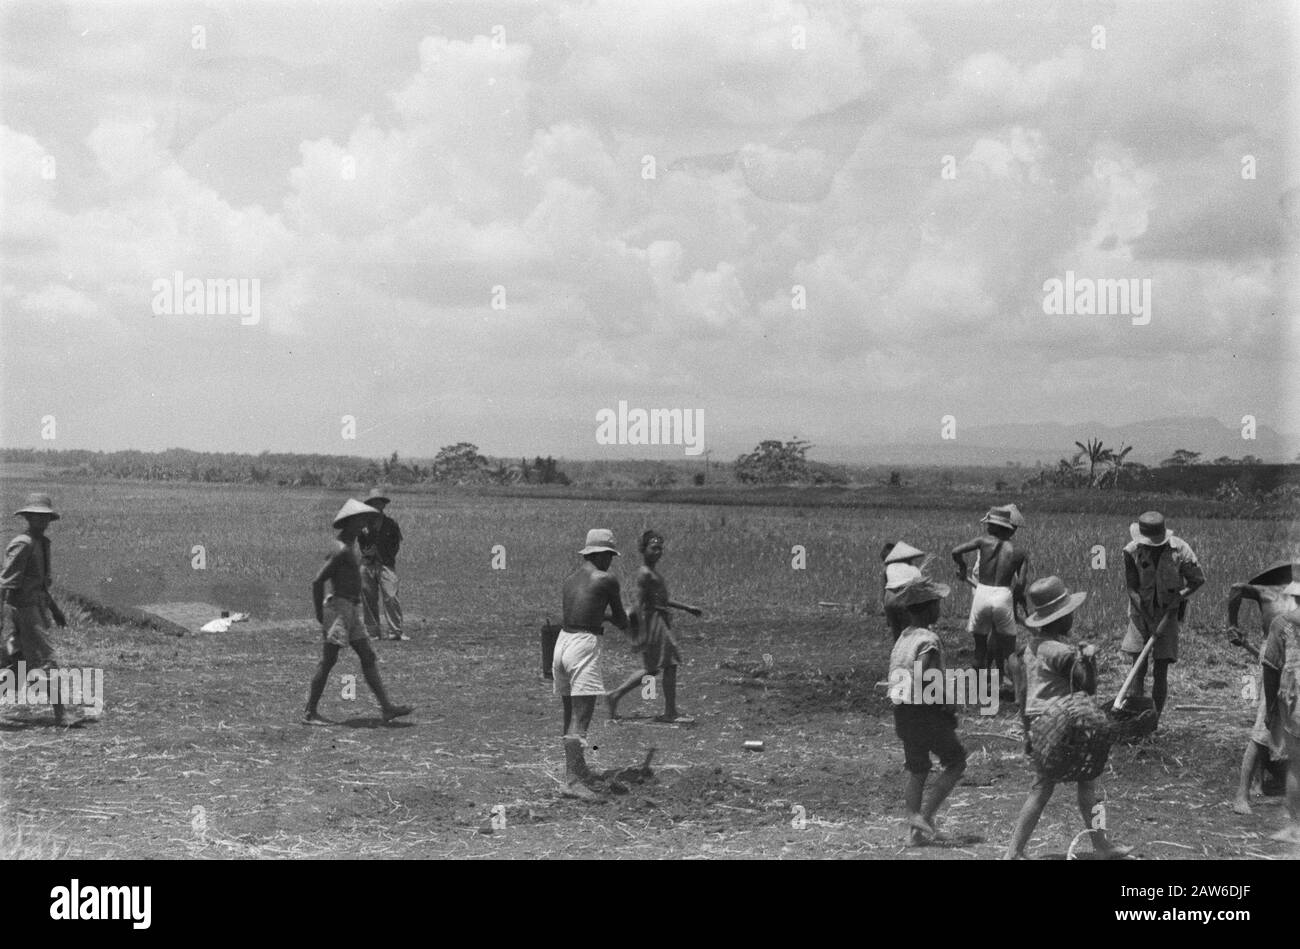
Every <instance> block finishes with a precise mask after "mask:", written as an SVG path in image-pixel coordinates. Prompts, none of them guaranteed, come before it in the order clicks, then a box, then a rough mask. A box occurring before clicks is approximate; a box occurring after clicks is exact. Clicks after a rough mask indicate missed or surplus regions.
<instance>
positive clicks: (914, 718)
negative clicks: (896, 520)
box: [889, 577, 966, 847]
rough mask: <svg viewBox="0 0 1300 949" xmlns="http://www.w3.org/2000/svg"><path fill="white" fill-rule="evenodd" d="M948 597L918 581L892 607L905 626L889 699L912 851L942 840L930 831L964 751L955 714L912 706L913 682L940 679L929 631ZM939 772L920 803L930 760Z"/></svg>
mask: <svg viewBox="0 0 1300 949" xmlns="http://www.w3.org/2000/svg"><path fill="white" fill-rule="evenodd" d="M951 592H952V591H951V590H950V589H949V587H948V585H947V584H944V583H935V582H934V581H932V580H928V579H926V578H924V577H918V578H915V579H913V580H912V581H911V582H909V583H908V584H907V585H906V586H904V587H902V588H901V589H900V591H899V595H898V598H897V601H896V602H897V603H898V605H899V607H900V608H902V609H905V610H907V613H908V625H907V628H906V629H904V630H903V632H902V635H900V636H899V637H898V641H897V642H896V643H894V648H893V651H892V652H890V654H889V687H890V699H891V700H892V701H893V702H894V732H895V734H897V735H898V740H899V741H901V742H902V743H903V767H904V769H905V770H906V771H907V784H906V785H905V786H904V791H903V803H904V806H905V808H906V810H907V825H908V843H909V845H911V846H914V847H917V846H921V845H923V844H925V843H927V838H929V837H936V838H939V839H942V836H941V835H939V834H938V832H937V831H936V830H935V827H934V818H935V815H936V814H937V813H938V812H939V807H940V806H941V805H942V804H943V802H944V801H945V800H946V799H947V797H948V795H949V794H950V793H952V789H953V788H954V787H956V786H957V782H958V780H960V778H961V776H962V773H963V772H964V771H965V770H966V749H965V748H963V747H962V744H961V741H960V740H959V739H958V738H957V714H956V710H955V709H954V708H952V707H951V706H947V705H927V704H914V701H913V699H914V697H915V696H918V695H923V694H924V689H923V687H922V685H921V683H919V682H918V681H917V680H918V678H919V679H924V677H925V674H926V673H927V672H928V671H930V670H932V669H933V670H938V672H939V674H940V675H941V676H942V675H943V670H944V662H943V643H942V642H941V641H940V639H939V637H938V635H936V634H935V633H934V632H933V631H932V630H931V629H930V627H931V626H933V625H934V624H935V623H936V622H938V620H939V614H940V612H941V609H942V605H943V600H944V598H945V597H946V596H948V594H949V593H951ZM931 753H933V754H934V755H935V756H936V757H938V759H939V765H940V767H942V768H943V770H942V771H940V772H939V776H938V777H937V778H935V780H934V784H933V785H931V787H930V795H929V798H928V799H926V798H925V785H926V781H927V780H928V779H929V776H930V768H931V762H930V755H931Z"/></svg>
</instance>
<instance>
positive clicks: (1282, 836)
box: [1268, 824, 1300, 844]
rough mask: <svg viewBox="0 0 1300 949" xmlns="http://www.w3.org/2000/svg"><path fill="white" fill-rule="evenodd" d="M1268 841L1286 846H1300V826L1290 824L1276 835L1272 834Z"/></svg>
mask: <svg viewBox="0 0 1300 949" xmlns="http://www.w3.org/2000/svg"><path fill="white" fill-rule="evenodd" d="M1268 839H1269V840H1276V841H1279V842H1281V843H1284V844H1300V824H1288V825H1287V826H1286V827H1283V828H1282V829H1281V830H1279V831H1278V832H1277V833H1276V834H1270V835H1269V837H1268Z"/></svg>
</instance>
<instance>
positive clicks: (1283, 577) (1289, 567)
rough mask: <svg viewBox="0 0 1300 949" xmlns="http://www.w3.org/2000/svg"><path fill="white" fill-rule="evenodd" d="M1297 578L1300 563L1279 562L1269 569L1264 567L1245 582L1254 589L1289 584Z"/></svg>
mask: <svg viewBox="0 0 1300 949" xmlns="http://www.w3.org/2000/svg"><path fill="white" fill-rule="evenodd" d="M1297 577H1300V563H1294V562H1292V561H1290V560H1279V561H1278V562H1277V563H1275V564H1273V565H1272V566H1271V567H1265V568H1264V569H1263V570H1261V571H1260V572H1259V573H1257V574H1255V575H1254V576H1253V577H1251V578H1250V579H1249V580H1248V581H1246V582H1247V583H1249V584H1250V585H1251V586H1256V587H1277V586H1281V585H1282V584H1284V583H1290V582H1291V581H1292V580H1295V579H1296V578H1297Z"/></svg>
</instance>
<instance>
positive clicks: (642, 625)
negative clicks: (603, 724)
mask: <svg viewBox="0 0 1300 949" xmlns="http://www.w3.org/2000/svg"><path fill="white" fill-rule="evenodd" d="M637 548H638V549H639V550H640V551H641V557H642V559H643V560H645V566H643V567H642V568H641V569H640V570H638V571H637V574H636V610H635V611H634V613H633V621H632V633H633V635H634V636H635V637H636V645H637V648H638V650H639V651H640V653H641V664H642V666H643V671H637V672H634V673H632V675H631V676H629V677H628V679H627V681H626V682H624V683H623V684H622V685H620V686H619V687H618V688H617V689H615V690H614V691H613V692H610V693H609V694H608V695H606V696H605V702H606V704H607V705H608V706H609V718H610V721H618V719H619V715H618V703H619V700H620V699H621V698H623V696H625V695H627V694H628V693H629V692H631V691H632V690H633V689H635V688H637V687H638V686H640V685H641V684H642V682H644V681H645V677H646V676H651V677H654V676H657V675H659V673H660V672H662V673H663V677H664V713H663V714H662V715H658V716H656V717H655V721H657V722H664V723H665V724H668V725H692V724H694V723H695V719H693V718H691V717H690V716H689V715H683V714H681V712H680V711H678V709H677V666H678V664H679V663H680V662H681V658H682V655H681V652H680V651H679V650H678V648H677V640H676V638H675V637H674V636H673V629H672V620H670V619H669V614H668V611H669V610H670V609H674V610H681V611H683V612H685V613H689V614H690V615H691V616H700V615H701V614H702V613H703V612H704V611H703V610H701V609H700V608H699V607H697V606H691V605H690V604H689V603H678V602H677V601H676V600H673V599H670V598H669V596H668V584H667V583H665V582H664V578H663V575H662V574H660V573H659V571H658V570H656V569H655V568H656V567H657V566H658V565H659V561H660V559H661V558H662V557H663V555H664V535H663V534H661V533H659V532H658V531H655V530H648V531H646V532H645V533H644V534H642V535H641V541H640V543H638V544H637Z"/></svg>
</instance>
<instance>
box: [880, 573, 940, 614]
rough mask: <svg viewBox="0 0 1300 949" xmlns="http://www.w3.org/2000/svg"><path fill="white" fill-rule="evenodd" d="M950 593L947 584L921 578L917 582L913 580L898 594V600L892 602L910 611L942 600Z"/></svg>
mask: <svg viewBox="0 0 1300 949" xmlns="http://www.w3.org/2000/svg"><path fill="white" fill-rule="evenodd" d="M951 592H952V588H951V587H950V586H948V584H946V583H937V582H936V581H934V580H929V579H926V578H925V577H921V578H920V579H919V580H913V581H912V582H911V583H909V584H907V585H906V586H905V587H903V588H902V591H901V592H900V593H899V594H898V598H897V599H896V600H894V602H895V603H896V604H898V605H899V606H905V607H907V608H909V609H910V608H912V607H913V606H920V605H922V604H923V603H930V602H932V601H934V600H942V599H943V598H944V597H946V596H947V595H948V594H949V593H951Z"/></svg>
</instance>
